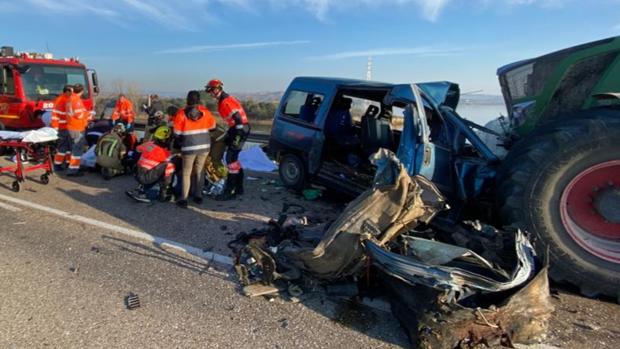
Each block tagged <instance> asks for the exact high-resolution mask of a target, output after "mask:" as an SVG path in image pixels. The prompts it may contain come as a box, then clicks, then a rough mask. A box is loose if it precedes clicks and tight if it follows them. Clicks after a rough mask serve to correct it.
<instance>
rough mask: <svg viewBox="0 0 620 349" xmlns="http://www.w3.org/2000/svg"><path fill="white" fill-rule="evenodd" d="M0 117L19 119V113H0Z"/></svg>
mask: <svg viewBox="0 0 620 349" xmlns="http://www.w3.org/2000/svg"><path fill="white" fill-rule="evenodd" d="M0 118H3V119H19V115H12V114H0Z"/></svg>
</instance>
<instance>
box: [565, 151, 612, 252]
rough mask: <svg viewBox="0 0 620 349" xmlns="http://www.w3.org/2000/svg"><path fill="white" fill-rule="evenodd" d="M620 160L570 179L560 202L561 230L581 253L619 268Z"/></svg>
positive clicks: (593, 168)
mask: <svg viewBox="0 0 620 349" xmlns="http://www.w3.org/2000/svg"><path fill="white" fill-rule="evenodd" d="M618 205H620V160H612V161H607V162H603V163H600V164H597V165H594V166H591V167H589V168H587V169H586V170H584V171H582V172H581V173H579V174H578V175H577V176H575V178H573V179H572V180H571V181H570V183H569V184H568V185H567V186H566V189H564V191H563V193H562V196H561V198H560V216H561V219H562V224H563V225H564V228H565V229H566V231H567V232H568V234H569V235H570V236H571V238H572V239H573V240H574V241H575V242H576V243H577V244H578V245H579V246H581V247H582V248H583V249H585V250H586V251H588V252H589V253H591V254H593V255H595V256H596V257H599V258H601V259H604V260H607V261H610V262H613V263H618V264H620V217H619V216H618V212H617V211H615V210H614V207H617V206H618Z"/></svg>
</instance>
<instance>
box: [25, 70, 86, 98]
mask: <svg viewBox="0 0 620 349" xmlns="http://www.w3.org/2000/svg"><path fill="white" fill-rule="evenodd" d="M31 66H32V68H31V69H30V71H28V72H27V73H25V74H23V75H22V81H23V83H24V91H25V93H26V97H28V99H30V100H37V99H54V98H56V97H57V96H58V95H60V94H61V93H62V89H63V87H64V86H65V85H67V84H71V85H73V84H78V83H79V84H82V85H83V86H88V83H87V81H86V72H85V71H84V69H82V68H77V67H75V68H74V67H60V66H52V65H43V64H40V65H39V64H37V65H35V64H33V65H31ZM88 97H89V96H88V89H86V90H85V93H84V95H82V98H88Z"/></svg>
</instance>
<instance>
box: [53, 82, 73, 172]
mask: <svg viewBox="0 0 620 349" xmlns="http://www.w3.org/2000/svg"><path fill="white" fill-rule="evenodd" d="M72 94H73V86H71V85H65V87H64V88H63V89H62V94H61V95H59V96H58V97H56V99H55V100H54V109H52V119H51V123H50V126H51V127H52V128H54V129H55V130H56V131H58V143H57V145H56V155H54V171H63V170H64V167H63V164H64V163H65V161H69V157H70V156H71V138H70V137H69V131H67V110H69V109H70V107H71V105H70V103H71V95H72Z"/></svg>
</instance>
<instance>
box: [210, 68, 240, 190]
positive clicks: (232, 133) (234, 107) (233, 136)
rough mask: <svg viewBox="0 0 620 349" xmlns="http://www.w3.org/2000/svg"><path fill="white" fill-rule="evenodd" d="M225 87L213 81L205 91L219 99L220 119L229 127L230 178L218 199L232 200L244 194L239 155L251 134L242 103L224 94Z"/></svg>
mask: <svg viewBox="0 0 620 349" xmlns="http://www.w3.org/2000/svg"><path fill="white" fill-rule="evenodd" d="M223 87H224V84H223V83H222V82H221V81H220V80H211V81H209V83H208V84H207V86H205V90H206V91H207V93H208V94H210V95H211V96H212V97H213V98H215V99H217V102H218V104H217V110H218V112H219V114H220V117H221V118H222V119H223V120H224V121H225V122H226V124H227V125H228V131H227V132H226V145H227V148H226V163H227V166H228V176H227V178H226V186H225V188H224V192H223V193H222V194H221V195H219V196H217V197H216V199H218V200H230V199H232V198H234V197H235V196H236V195H241V194H243V168H241V162H239V153H240V152H241V149H243V144H244V143H245V141H246V139H247V138H248V136H249V134H250V124H249V122H248V117H247V115H246V113H245V110H243V107H242V106H241V103H239V101H238V100H237V99H236V98H235V97H233V96H230V95H228V94H227V93H226V92H224V89H223Z"/></svg>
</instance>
